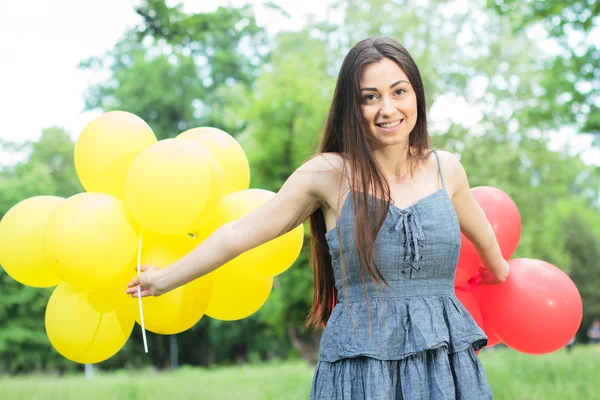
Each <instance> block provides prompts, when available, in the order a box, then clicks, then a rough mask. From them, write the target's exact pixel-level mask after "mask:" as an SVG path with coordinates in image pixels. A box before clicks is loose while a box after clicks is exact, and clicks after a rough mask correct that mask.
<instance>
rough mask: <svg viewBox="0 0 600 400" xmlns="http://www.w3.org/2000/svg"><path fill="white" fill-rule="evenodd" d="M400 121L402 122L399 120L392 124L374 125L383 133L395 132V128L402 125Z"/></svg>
mask: <svg viewBox="0 0 600 400" xmlns="http://www.w3.org/2000/svg"><path fill="white" fill-rule="evenodd" d="M402 121H404V120H403V119H400V120H398V121H394V122H386V123H385V124H375V125H377V126H378V127H379V128H381V129H383V130H384V131H387V132H391V131H393V130H395V128H397V127H398V126H399V125H400V124H401V123H402Z"/></svg>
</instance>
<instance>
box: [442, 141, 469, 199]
mask: <svg viewBox="0 0 600 400" xmlns="http://www.w3.org/2000/svg"><path fill="white" fill-rule="evenodd" d="M435 154H437V156H438V159H439V162H440V169H441V170H442V175H443V176H444V184H445V186H446V190H447V191H448V194H449V195H450V197H452V196H453V194H455V193H456V192H457V191H459V190H460V189H461V188H462V187H463V186H465V185H467V186H468V181H467V174H466V172H465V169H464V168H463V165H462V164H461V162H460V159H459V158H458V156H456V155H455V154H453V153H451V152H449V151H446V150H435Z"/></svg>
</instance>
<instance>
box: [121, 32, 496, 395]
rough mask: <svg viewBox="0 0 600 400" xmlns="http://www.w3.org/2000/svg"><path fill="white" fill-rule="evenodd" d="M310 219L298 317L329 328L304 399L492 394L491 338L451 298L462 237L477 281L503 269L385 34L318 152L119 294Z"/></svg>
mask: <svg viewBox="0 0 600 400" xmlns="http://www.w3.org/2000/svg"><path fill="white" fill-rule="evenodd" d="M273 215H276V216H277V218H273ZM309 217H310V225H311V236H312V239H311V245H312V246H311V250H312V256H313V265H314V271H315V284H314V285H315V293H314V304H313V307H312V309H311V311H310V314H309V318H308V321H309V323H310V324H311V325H314V326H320V325H322V324H327V326H326V328H325V330H324V332H323V336H322V340H321V347H320V355H319V363H318V365H317V367H316V371H315V375H314V379H313V386H312V390H311V399H327V400H330V399H370V400H372V399H386V400H388V399H477V400H481V399H489V398H491V397H492V395H491V391H490V389H489V386H488V383H487V380H486V376H485V372H484V370H483V367H482V365H481V363H480V362H479V360H478V358H477V356H476V354H475V351H476V350H478V349H480V348H482V347H483V346H485V344H486V343H487V338H486V336H485V335H484V333H483V332H482V330H481V329H480V328H479V327H478V326H477V324H476V323H475V322H474V320H473V319H472V318H471V316H470V315H469V313H468V312H467V311H466V309H465V308H464V307H463V306H462V305H461V303H460V302H459V301H458V300H457V298H456V297H455V295H454V273H455V269H456V264H457V260H458V254H459V248H460V232H461V231H462V232H463V233H464V234H465V236H466V237H467V238H469V240H471V241H472V242H473V243H474V245H475V247H476V249H477V250H478V253H479V255H480V257H481V260H482V261H483V263H484V264H485V266H486V267H487V269H485V270H484V274H483V275H484V276H483V283H488V284H493V283H500V282H503V281H504V280H505V279H506V277H507V275H508V263H507V262H506V261H505V260H504V259H503V258H502V256H501V253H500V249H499V246H498V244H497V242H496V239H495V236H494V232H493V230H492V228H491V226H490V225H489V223H488V222H487V220H486V217H485V215H484V213H483V211H482V210H481V208H480V207H479V205H478V204H477V202H476V201H475V200H474V198H473V197H472V195H471V191H470V188H469V184H468V180H467V176H466V174H465V171H464V169H463V168H462V166H461V164H460V162H459V160H458V159H457V158H455V157H454V156H453V155H452V154H450V153H447V152H445V151H432V150H431V149H430V141H429V136H428V133H427V118H426V106H425V94H424V89H423V83H422V81H421V76H420V74H419V70H418V68H417V66H416V65H415V62H414V61H413V59H412V57H411V56H410V54H409V53H408V52H407V51H406V49H404V48H403V47H402V46H401V45H400V44H398V43H397V42H395V41H394V40H392V39H389V38H369V39H366V40H363V41H361V42H360V43H358V44H357V45H356V46H354V48H352V50H350V52H349V53H348V55H347V56H346V58H345V60H344V63H343V65H342V68H341V71H340V74H339V78H338V81H337V86H336V89H335V93H334V96H333V101H332V104H331V109H330V111H329V116H328V118H327V122H326V125H325V128H324V132H323V137H322V141H321V145H320V149H319V152H318V155H317V156H315V157H313V158H312V159H310V160H309V161H307V162H306V163H305V164H304V165H302V166H301V167H300V168H298V169H297V170H296V171H295V172H294V173H293V174H292V175H291V176H290V178H289V179H288V180H287V182H286V183H285V184H284V185H283V187H282V188H281V190H280V191H279V193H278V194H277V195H276V196H275V197H274V198H273V199H272V200H271V201H270V202H268V203H267V204H265V205H263V206H262V207H260V208H258V209H256V210H255V211H253V212H252V213H250V214H248V215H247V216H245V217H244V218H242V219H240V220H238V221H234V222H232V223H229V224H227V225H224V226H222V227H221V228H219V229H218V230H217V231H215V232H214V233H213V234H212V235H211V236H210V237H209V238H208V239H206V240H205V241H204V242H203V243H201V244H200V245H198V247H197V248H196V249H194V250H193V251H192V252H191V253H189V254H188V255H186V256H185V257H184V258H182V259H181V260H179V261H177V262H176V263H174V264H173V265H171V266H169V267H167V268H164V269H162V270H158V268H156V267H149V268H146V270H145V272H144V273H142V274H141V276H140V278H139V279H138V278H135V279H134V280H133V281H132V282H131V283H130V284H129V289H127V292H128V293H130V294H131V295H132V296H134V297H135V296H137V286H138V285H141V295H142V296H149V295H152V296H158V295H161V294H163V293H165V292H168V291H169V290H173V289H175V288H176V287H178V286H180V285H183V284H185V283H187V282H189V281H191V280H193V279H196V278H199V277H201V276H203V275H205V274H208V273H209V272H211V271H213V270H215V269H216V268H218V267H219V266H221V265H223V264H225V263H226V262H227V261H229V260H231V259H233V258H234V257H236V256H237V255H239V254H240V253H242V252H244V251H247V250H249V249H251V248H253V247H255V246H258V245H260V244H262V243H265V242H267V241H269V240H271V239H273V238H275V237H277V236H279V235H282V234H284V233H286V232H288V231H289V230H291V229H293V228H294V227H296V226H298V225H299V224H301V223H302V222H303V221H304V220H305V219H307V218H309ZM336 302H339V303H337V304H336V305H335V307H334V308H333V310H332V307H331V305H332V304H335V303H336Z"/></svg>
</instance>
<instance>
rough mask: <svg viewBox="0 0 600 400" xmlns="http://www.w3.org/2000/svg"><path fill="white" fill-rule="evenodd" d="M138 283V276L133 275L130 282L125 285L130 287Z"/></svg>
mask: <svg viewBox="0 0 600 400" xmlns="http://www.w3.org/2000/svg"><path fill="white" fill-rule="evenodd" d="M139 284H140V278H138V277H137V276H136V277H134V278H133V279H131V282H129V283H128V284H127V287H129V288H132V287H135V286H137V285H139Z"/></svg>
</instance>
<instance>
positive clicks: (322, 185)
mask: <svg viewBox="0 0 600 400" xmlns="http://www.w3.org/2000/svg"><path fill="white" fill-rule="evenodd" d="M296 173H300V174H302V175H303V179H305V180H307V182H308V183H309V185H310V187H311V192H312V194H313V196H316V197H317V198H319V199H320V201H321V202H322V203H323V204H324V205H331V202H332V199H334V198H337V194H338V192H339V188H340V184H341V183H342V182H343V177H344V176H345V175H344V174H345V172H344V158H343V157H342V156H341V155H340V154H337V153H321V154H317V155H316V156H314V157H312V158H310V159H309V160H308V161H306V162H305V163H304V164H302V165H301V166H300V167H299V168H298V169H297V170H296Z"/></svg>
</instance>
